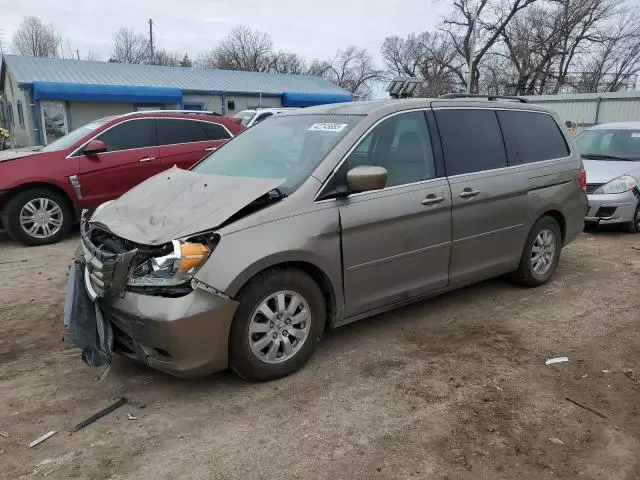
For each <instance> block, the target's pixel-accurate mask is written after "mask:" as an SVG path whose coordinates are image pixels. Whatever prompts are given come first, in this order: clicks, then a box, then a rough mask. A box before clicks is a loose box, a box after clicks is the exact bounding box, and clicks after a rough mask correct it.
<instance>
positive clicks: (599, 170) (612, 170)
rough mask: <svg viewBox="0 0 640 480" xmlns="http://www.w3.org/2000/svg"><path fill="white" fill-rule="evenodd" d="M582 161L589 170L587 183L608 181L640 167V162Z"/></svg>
mask: <svg viewBox="0 0 640 480" xmlns="http://www.w3.org/2000/svg"><path fill="white" fill-rule="evenodd" d="M582 163H583V165H584V169H585V171H586V172H587V183H607V182H610V181H611V180H613V179H614V178H618V177H620V176H622V175H626V174H627V173H631V172H634V171H636V170H639V169H640V162H617V161H615V160H588V159H582Z"/></svg>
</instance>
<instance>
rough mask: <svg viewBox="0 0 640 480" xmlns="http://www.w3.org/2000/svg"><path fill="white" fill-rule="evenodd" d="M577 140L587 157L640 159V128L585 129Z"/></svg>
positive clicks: (583, 154)
mask: <svg viewBox="0 0 640 480" xmlns="http://www.w3.org/2000/svg"><path fill="white" fill-rule="evenodd" d="M576 142H577V143H578V147H579V148H580V154H581V155H582V156H583V157H585V158H590V157H591V158H597V159H598V160H628V161H634V162H635V161H640V130H585V131H584V132H582V133H581V134H580V135H578V136H577V137H576Z"/></svg>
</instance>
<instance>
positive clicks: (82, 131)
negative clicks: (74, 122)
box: [40, 117, 115, 152]
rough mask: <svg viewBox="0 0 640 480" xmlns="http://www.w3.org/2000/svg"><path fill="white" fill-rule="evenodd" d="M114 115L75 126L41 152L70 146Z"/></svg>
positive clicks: (57, 150)
mask: <svg viewBox="0 0 640 480" xmlns="http://www.w3.org/2000/svg"><path fill="white" fill-rule="evenodd" d="M113 118H115V117H105V118H101V119H100V120H95V121H93V122H91V123H87V124H86V125H83V126H81V127H79V128H76V129H75V130H73V131H72V132H69V133H67V134H66V135H65V136H64V137H60V138H59V139H57V140H56V141H55V142H52V143H50V144H49V145H47V146H46V147H44V148H43V149H42V150H40V151H41V152H59V151H60V150H66V149H67V148H71V147H72V146H73V145H75V144H76V142H79V141H80V140H82V138H83V137H84V136H85V135H88V134H89V133H91V132H93V131H94V130H96V129H97V128H100V127H101V126H102V125H104V124H105V123H107V122H108V121H109V120H111V119H113Z"/></svg>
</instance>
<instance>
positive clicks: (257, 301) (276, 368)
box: [229, 268, 326, 382]
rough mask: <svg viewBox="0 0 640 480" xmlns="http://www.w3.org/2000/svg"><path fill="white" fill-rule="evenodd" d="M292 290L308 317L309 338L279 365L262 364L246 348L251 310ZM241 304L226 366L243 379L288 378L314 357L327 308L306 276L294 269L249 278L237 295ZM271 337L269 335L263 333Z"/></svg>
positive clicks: (248, 348) (233, 329)
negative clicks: (309, 322)
mask: <svg viewBox="0 0 640 480" xmlns="http://www.w3.org/2000/svg"><path fill="white" fill-rule="evenodd" d="M280 291H291V292H295V293H297V294H299V295H301V296H302V297H303V298H304V300H305V301H306V302H307V305H308V307H309V310H310V314H311V320H310V321H311V325H310V327H309V332H308V336H307V337H306V339H305V341H304V343H302V345H301V346H300V347H299V348H300V349H299V350H298V351H297V352H296V353H295V354H294V355H293V356H292V357H291V358H290V359H288V360H283V361H282V362H281V363H265V362H264V361H262V360H260V359H259V358H258V357H257V356H256V354H254V353H253V351H252V350H251V348H250V346H249V326H250V323H251V318H252V315H253V313H254V311H255V310H256V309H257V308H258V307H259V306H260V305H261V304H262V302H263V301H264V300H266V299H267V298H269V297H270V296H271V295H273V294H274V293H276V292H280ZM238 301H239V302H240V305H239V306H238V309H237V310H236V314H235V316H234V319H233V323H232V324H231V332H230V334H229V364H230V366H231V368H232V369H233V371H234V372H236V374H238V375H239V376H240V377H242V378H244V379H245V380H249V381H256V382H264V381H269V380H275V379H276V378H280V377H284V376H286V375H289V374H291V373H293V372H295V371H296V370H298V369H300V368H301V367H302V366H303V365H304V364H305V363H306V362H307V361H308V360H309V358H310V357H311V355H312V354H313V352H314V350H315V348H316V345H317V344H318V342H319V341H320V339H321V338H322V333H323V331H324V324H325V320H326V306H325V302H324V297H323V295H322V291H321V290H320V287H318V284H317V283H316V282H315V281H314V280H313V279H312V278H311V277H310V276H309V275H307V274H306V273H304V272H302V271H300V270H298V269H295V268H277V269H273V270H269V271H267V272H264V273H262V274H260V275H258V276H256V277H255V278H254V279H252V280H251V281H250V282H249V283H248V284H247V285H246V286H245V287H243V289H242V291H241V292H240V294H239V295H238ZM266 335H270V334H265V336H266Z"/></svg>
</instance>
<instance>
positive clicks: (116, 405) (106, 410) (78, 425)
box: [69, 397, 127, 433]
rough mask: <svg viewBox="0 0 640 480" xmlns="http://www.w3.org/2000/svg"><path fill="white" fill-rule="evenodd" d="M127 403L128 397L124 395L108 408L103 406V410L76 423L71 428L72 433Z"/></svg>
mask: <svg viewBox="0 0 640 480" xmlns="http://www.w3.org/2000/svg"><path fill="white" fill-rule="evenodd" d="M125 403H127V399H126V398H124V397H122V398H120V399H119V400H117V401H116V402H114V403H112V404H111V405H109V406H108V407H106V408H103V409H102V410H100V411H99V412H98V413H96V414H95V415H92V416H90V417H89V418H87V419H86V420H82V421H81V422H78V423H76V424H75V425H74V426H73V427H71V429H70V430H69V431H70V432H71V433H74V432H77V431H78V430H81V429H83V428H84V427H86V426H87V425H90V424H92V423H93V422H95V421H96V420H98V419H100V418H102V417H104V416H105V415H107V414H108V413H111V412H113V411H114V410H115V409H116V408H119V407H121V406H122V405H124V404H125Z"/></svg>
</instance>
